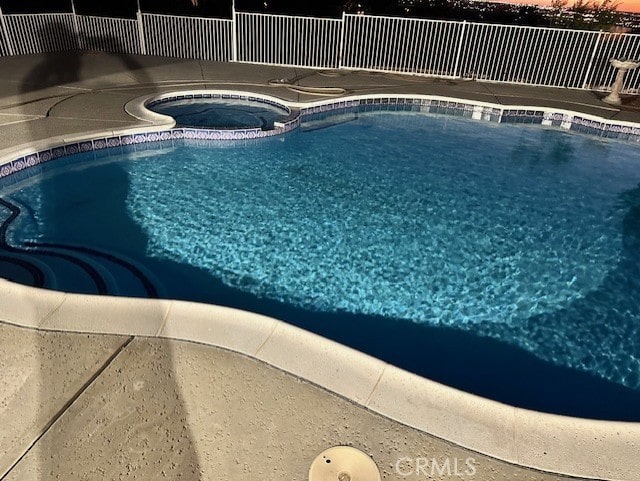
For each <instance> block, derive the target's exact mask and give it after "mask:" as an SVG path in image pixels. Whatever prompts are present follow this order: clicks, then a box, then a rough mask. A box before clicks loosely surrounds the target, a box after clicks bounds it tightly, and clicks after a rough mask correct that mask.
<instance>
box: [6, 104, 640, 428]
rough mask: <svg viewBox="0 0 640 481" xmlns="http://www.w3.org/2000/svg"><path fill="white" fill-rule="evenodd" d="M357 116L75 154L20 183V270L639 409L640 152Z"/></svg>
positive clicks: (431, 119)
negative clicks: (243, 136) (236, 137)
mask: <svg viewBox="0 0 640 481" xmlns="http://www.w3.org/2000/svg"><path fill="white" fill-rule="evenodd" d="M346 120H347V121H345V118H343V119H342V121H341V122H340V123H339V124H335V123H332V122H331V121H327V122H324V123H319V124H306V125H304V124H303V126H302V128H301V129H299V130H297V131H294V132H292V133H291V134H288V135H286V136H282V137H279V138H269V139H263V140H257V141H251V142H245V143H215V142H198V141H174V142H173V143H156V144H148V145H143V146H138V147H135V148H134V147H132V148H129V149H127V150H126V151H125V150H122V149H120V150H110V151H99V152H96V153H90V154H81V155H77V156H73V157H69V158H66V159H61V160H57V161H55V162H53V163H51V164H50V165H46V166H45V167H43V168H42V172H40V173H39V174H37V175H33V176H31V177H30V178H28V179H26V180H23V181H21V182H18V183H16V184H14V185H9V184H8V183H6V184H7V185H5V186H4V187H3V188H1V189H0V198H1V199H3V201H2V202H3V203H2V204H0V221H2V220H3V219H5V220H6V221H5V224H4V228H3V231H6V232H4V233H2V232H0V234H2V235H3V237H5V239H6V242H4V240H2V242H3V245H2V246H0V248H1V249H2V251H0V273H2V274H3V275H4V276H5V277H9V278H13V279H15V280H18V281H21V282H24V283H30V284H34V283H38V282H39V281H40V282H41V283H42V285H44V286H45V287H52V288H57V289H64V290H72V291H78V292H97V291H101V292H107V293H114V294H120V295H132V296H151V297H154V296H160V297H169V298H177V299H189V300H196V301H204V302H211V303H217V304H224V305H230V306H235V307H240V308H243V309H248V310H251V311H256V312H262V313H265V314H267V315H271V316H274V317H277V318H280V319H284V320H286V321H288V322H291V323H293V324H296V325H299V326H302V327H304V328H306V329H309V330H312V331H314V332H318V333H320V334H322V335H325V336H327V337H330V338H332V339H336V340H338V341H340V342H343V343H345V344H348V345H351V346H353V347H355V348H357V349H360V350H363V351H365V352H368V353H371V354H373V355H374V356H377V357H379V358H382V359H385V360H387V361H389V362H392V363H393V364H396V365H398V366H401V367H403V368H405V369H408V370H411V371H413V372H417V373H419V374H421V375H424V376H426V377H429V378H431V379H435V380H438V381H441V382H443V383H446V384H449V385H452V386H455V387H458V388H460V389H464V390H466V391H469V392H474V393H477V394H480V395H483V396H486V397H489V398H492V399H497V400H499V401H503V402H507V403H510V404H515V405H518V406H522V407H527V408H533V409H539V410H544V411H549V412H555V413H561V414H571V415H577V416H587V417H594V418H607V419H627V420H640V408H639V407H638V406H640V301H639V299H640V155H639V154H640V148H638V146H635V145H629V144H624V143H618V142H608V141H602V140H599V139H595V138H591V137H586V136H581V135H574V134H570V133H565V132H560V131H557V130H549V129H544V128H541V127H523V126H508V125H496V124H488V123H481V122H474V121H469V120H465V119H460V118H451V117H444V118H443V117H437V116H427V115H420V114H410V113H402V114H400V113H393V114H392V113H369V114H359V115H355V114H354V115H353V116H351V117H348V118H346ZM12 218H13V219H12ZM70 259H75V261H72V260H70ZM87 266H89V269H87ZM92 269H93V270H92ZM38 272H39V274H38ZM38 279H39V280H38Z"/></svg>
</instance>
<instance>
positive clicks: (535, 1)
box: [507, 0, 640, 13]
mask: <svg viewBox="0 0 640 481" xmlns="http://www.w3.org/2000/svg"><path fill="white" fill-rule="evenodd" d="M507 1H508V2H509V3H525V4H530V5H545V6H546V5H550V4H551V0H507ZM573 1H574V0H568V1H567V5H569V6H571V5H573ZM618 11H619V12H636V13H640V0H622V2H621V3H620V6H619V7H618Z"/></svg>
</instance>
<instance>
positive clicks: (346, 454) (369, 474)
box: [309, 446, 380, 481]
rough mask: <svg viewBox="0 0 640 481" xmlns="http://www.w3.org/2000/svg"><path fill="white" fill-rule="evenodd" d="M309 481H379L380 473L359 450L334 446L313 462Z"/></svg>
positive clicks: (371, 461)
mask: <svg viewBox="0 0 640 481" xmlns="http://www.w3.org/2000/svg"><path fill="white" fill-rule="evenodd" d="M309 481H380V471H379V470H378V466H376V463H374V462H373V460H372V459H371V458H370V457H369V456H367V455H366V454H365V453H363V452H362V451H360V450H359V449H356V448H352V447H350V446H334V447H332V448H329V449H327V450H326V451H323V452H321V453H320V454H319V455H318V457H317V458H316V459H314V460H313V463H311V467H310V468H309Z"/></svg>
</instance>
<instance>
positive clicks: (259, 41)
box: [236, 13, 342, 68]
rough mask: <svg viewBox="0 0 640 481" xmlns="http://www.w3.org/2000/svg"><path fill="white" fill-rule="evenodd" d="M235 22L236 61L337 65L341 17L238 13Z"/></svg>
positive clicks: (319, 65)
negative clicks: (337, 18)
mask: <svg viewBox="0 0 640 481" xmlns="http://www.w3.org/2000/svg"><path fill="white" fill-rule="evenodd" d="M236 25H237V60H238V61H239V62H250V63H264V64H272V65H294V66H305V67H317V68H337V67H338V58H339V50H340V32H341V27H342V21H341V20H336V19H327V18H311V17H290V16H283V15H264V14H256V13H238V14H236Z"/></svg>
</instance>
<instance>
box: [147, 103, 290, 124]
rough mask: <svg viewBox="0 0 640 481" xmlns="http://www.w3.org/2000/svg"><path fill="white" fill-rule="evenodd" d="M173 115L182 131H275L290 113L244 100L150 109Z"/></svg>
mask: <svg viewBox="0 0 640 481" xmlns="http://www.w3.org/2000/svg"><path fill="white" fill-rule="evenodd" d="M149 108H150V109H151V110H153V111H154V112H158V113H160V114H164V115H169V116H170V117H173V118H174V119H175V121H176V124H177V126H178V127H198V128H211V129H251V128H253V129H258V128H259V129H262V130H272V129H273V127H274V122H276V121H282V120H284V119H286V118H287V117H288V115H289V112H288V111H287V110H286V109H284V108H280V107H277V106H275V105H270V104H267V103H263V102H257V101H249V100H242V99H216V100H212V99H197V98H196V99H180V100H169V101H166V102H163V103H159V104H152V105H151V106H149Z"/></svg>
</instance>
